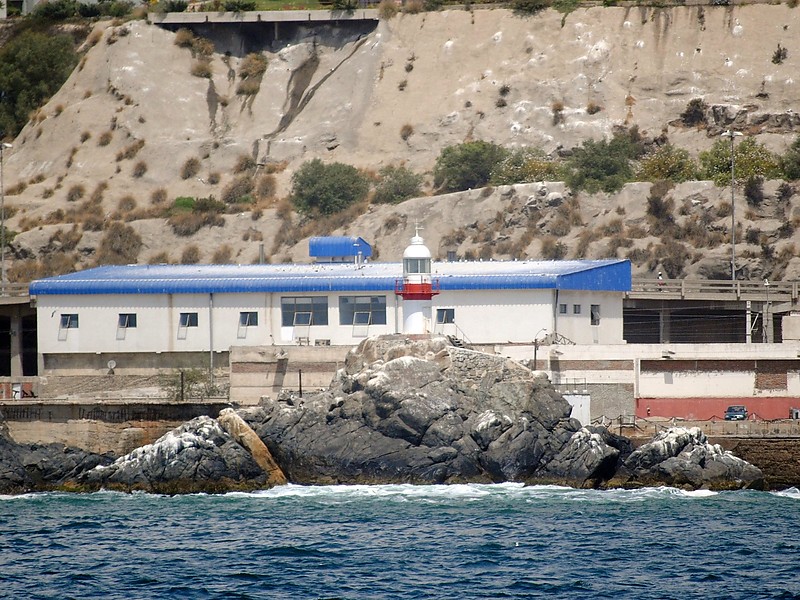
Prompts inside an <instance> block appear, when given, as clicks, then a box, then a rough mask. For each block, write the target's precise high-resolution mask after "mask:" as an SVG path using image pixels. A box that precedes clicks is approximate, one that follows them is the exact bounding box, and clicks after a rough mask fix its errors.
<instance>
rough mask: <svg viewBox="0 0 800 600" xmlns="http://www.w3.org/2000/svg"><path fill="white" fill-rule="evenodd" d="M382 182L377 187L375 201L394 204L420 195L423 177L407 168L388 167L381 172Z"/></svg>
mask: <svg viewBox="0 0 800 600" xmlns="http://www.w3.org/2000/svg"><path fill="white" fill-rule="evenodd" d="M378 174H379V176H380V180H379V181H378V184H377V185H376V186H375V198H374V201H375V202H377V203H380V204H394V203H397V202H402V201H403V200H407V199H408V198H413V197H415V196H419V195H420V186H421V185H422V176H421V175H417V174H416V173H414V172H412V171H410V170H409V169H407V168H406V167H394V166H391V165H390V166H386V167H383V168H382V169H381V170H380V171H379V173H378Z"/></svg>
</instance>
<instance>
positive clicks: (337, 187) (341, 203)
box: [291, 158, 369, 215]
mask: <svg viewBox="0 0 800 600" xmlns="http://www.w3.org/2000/svg"><path fill="white" fill-rule="evenodd" d="M368 191H369V183H368V181H367V178H366V177H365V176H364V175H363V174H362V173H361V172H359V171H358V169H356V168H355V167H353V166H351V165H346V164H343V163H338V162H335V163H331V164H325V163H323V162H322V161H321V160H320V159H318V158H315V159H314V160H310V161H307V162H305V163H303V164H302V165H301V166H300V168H299V169H298V170H297V171H296V172H295V173H294V175H292V194H291V200H292V204H294V206H295V208H296V209H297V210H299V211H301V212H311V213H320V214H324V215H330V214H333V213H336V212H339V211H340V210H342V209H344V208H346V207H348V206H350V205H351V204H354V203H355V202H359V201H361V200H363V199H364V198H365V197H366V195H367V192H368Z"/></svg>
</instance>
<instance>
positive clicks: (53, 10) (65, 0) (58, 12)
mask: <svg viewBox="0 0 800 600" xmlns="http://www.w3.org/2000/svg"><path fill="white" fill-rule="evenodd" d="M77 12H78V3H77V2H75V0H50V2H40V3H39V4H37V5H36V7H35V8H34V9H33V10H32V11H31V17H33V18H34V19H39V20H42V21H64V20H66V19H69V18H71V17H74V16H75V15H76V14H77Z"/></svg>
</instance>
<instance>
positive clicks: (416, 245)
mask: <svg viewBox="0 0 800 600" xmlns="http://www.w3.org/2000/svg"><path fill="white" fill-rule="evenodd" d="M438 293H439V281H438V279H437V280H434V279H432V278H431V251H430V250H428V247H427V246H425V243H424V242H423V240H422V237H421V236H420V235H419V229H417V230H416V232H415V234H414V237H413V238H411V245H410V246H408V247H407V248H406V249H405V252H403V279H398V280H397V281H396V282H395V294H397V295H398V296H402V298H403V333H406V334H426V333H430V323H431V298H433V297H434V296H435V295H436V294H438Z"/></svg>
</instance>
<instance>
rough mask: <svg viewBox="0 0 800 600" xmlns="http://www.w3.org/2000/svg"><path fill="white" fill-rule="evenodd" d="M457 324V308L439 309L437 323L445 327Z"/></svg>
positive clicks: (437, 310)
mask: <svg viewBox="0 0 800 600" xmlns="http://www.w3.org/2000/svg"><path fill="white" fill-rule="evenodd" d="M455 322H456V309H455V308H437V309H436V323H437V324H438V325H444V324H446V323H455Z"/></svg>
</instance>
